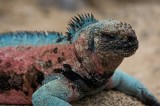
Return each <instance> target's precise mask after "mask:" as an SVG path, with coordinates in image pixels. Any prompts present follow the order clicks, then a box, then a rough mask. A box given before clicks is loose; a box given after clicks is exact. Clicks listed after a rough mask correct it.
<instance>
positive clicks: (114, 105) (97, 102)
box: [72, 90, 145, 106]
mask: <svg viewBox="0 0 160 106" xmlns="http://www.w3.org/2000/svg"><path fill="white" fill-rule="evenodd" d="M72 105H73V106H145V105H144V104H142V103H141V102H140V101H138V100H137V99H136V98H135V97H131V96H128V95H126V94H123V93H121V92H118V91H113V90H111V91H102V92H101V93H99V94H97V95H93V96H89V97H86V98H83V99H81V100H80V101H77V102H75V103H72Z"/></svg>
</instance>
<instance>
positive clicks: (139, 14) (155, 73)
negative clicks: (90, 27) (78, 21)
mask: <svg viewBox="0 0 160 106" xmlns="http://www.w3.org/2000/svg"><path fill="white" fill-rule="evenodd" d="M53 1H54V0H53ZM53 1H52V0H46V2H49V3H44V1H42V0H23V1H22V0H12V1H10V0H0V32H7V31H17V30H32V31H33V30H36V31H37V30H38V31H47V30H50V31H53V30H55V31H60V32H63V33H64V32H65V31H66V27H67V23H68V21H69V19H70V18H71V17H72V16H74V15H76V14H77V13H86V12H88V13H93V14H94V15H95V17H96V18H98V19H106V18H112V19H118V20H122V21H125V22H127V23H130V24H131V25H132V26H133V28H134V29H135V31H136V33H137V36H138V39H139V42H140V47H139V50H138V51H137V52H136V54H135V55H134V56H132V57H130V58H127V59H125V60H124V62H123V63H122V64H121V65H120V68H121V69H123V70H124V71H125V72H127V73H129V74H131V75H132V76H134V77H136V78H137V79H139V80H140V81H141V82H142V83H144V85H146V86H147V87H148V89H149V90H150V91H151V92H152V93H153V94H154V95H155V96H156V97H157V98H158V99H159V100H160V81H159V77H160V46H159V42H160V20H159V19H160V11H159V10H160V2H158V1H156V0H155V1H154V0H146V1H145V0H99V1H98V2H97V0H86V1H81V2H79V3H78V5H77V4H76V2H75V4H76V5H75V4H74V2H71V3H70V4H69V5H70V6H69V7H67V6H66V7H65V6H63V5H65V3H64V4H63V2H62V4H63V5H61V4H60V5H56V6H55V3H53ZM55 1H56V0H55ZM68 1H72V0H68ZM56 2H57V1H56ZM70 7H72V8H70ZM77 7H78V8H77ZM73 105H75V106H82V105H85V106H106V105H107V106H108V105H112V106H129V105H131V106H141V105H142V104H141V103H140V102H138V101H137V100H136V99H135V98H133V97H129V96H126V95H124V94H123V93H119V92H115V91H110V92H106V91H104V92H102V93H100V94H98V95H96V96H91V97H87V98H85V99H82V100H81V101H79V102H76V103H73Z"/></svg>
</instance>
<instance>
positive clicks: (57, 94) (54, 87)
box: [32, 77, 78, 106]
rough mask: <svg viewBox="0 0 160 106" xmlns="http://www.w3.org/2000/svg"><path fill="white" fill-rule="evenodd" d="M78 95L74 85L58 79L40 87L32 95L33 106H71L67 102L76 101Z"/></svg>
mask: <svg viewBox="0 0 160 106" xmlns="http://www.w3.org/2000/svg"><path fill="white" fill-rule="evenodd" d="M76 98H78V93H77V91H76V88H74V85H72V83H70V82H69V81H67V79H64V78H62V77H58V78H57V79H54V80H52V81H49V82H47V83H46V84H44V85H43V86H41V87H40V88H39V89H38V90H37V91H35V92H34V94H33V95H32V103H33V105H34V106H71V104H69V103H68V102H70V101H73V100H76Z"/></svg>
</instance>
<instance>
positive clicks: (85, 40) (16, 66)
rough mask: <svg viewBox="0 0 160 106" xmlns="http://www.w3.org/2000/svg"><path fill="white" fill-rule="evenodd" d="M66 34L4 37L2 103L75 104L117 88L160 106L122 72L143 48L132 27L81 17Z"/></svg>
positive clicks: (0, 74) (0, 55) (0, 77)
mask: <svg viewBox="0 0 160 106" xmlns="http://www.w3.org/2000/svg"><path fill="white" fill-rule="evenodd" d="M66 35H67V36H63V35H62V34H59V33H56V32H26V31H24V32H15V33H3V34H1V36H0V43H1V46H0V47H1V48H0V104H31V103H33V105H34V106H70V105H71V104H69V103H70V102H73V101H76V100H79V99H80V98H83V97H84V96H87V95H91V94H95V93H98V92H100V91H102V90H104V89H112V88H115V89H117V90H119V91H122V92H124V93H126V94H129V95H132V96H135V97H137V98H138V99H139V100H141V101H142V102H144V103H145V104H148V105H152V106H160V104H159V102H158V101H157V99H156V98H155V97H154V96H153V95H152V94H151V93H150V92H149V91H148V90H147V89H146V88H145V87H144V86H143V85H142V84H141V83H140V82H139V81H138V80H136V79H134V78H133V77H131V76H129V75H128V74H126V73H124V72H122V71H120V70H118V69H117V67H118V66H119V65H120V64H121V62H122V61H123V59H124V58H125V57H129V56H131V55H133V54H134V53H135V52H136V50H137V49H138V40H137V37H136V34H135V32H134V30H133V29H132V27H131V26H130V25H129V24H127V23H122V22H120V21H117V20H102V21H98V20H96V19H95V18H94V17H93V15H92V14H91V15H90V14H85V15H79V17H74V18H72V20H71V21H70V23H69V27H68V32H66Z"/></svg>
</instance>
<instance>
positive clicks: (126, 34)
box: [88, 20, 138, 57]
mask: <svg viewBox="0 0 160 106" xmlns="http://www.w3.org/2000/svg"><path fill="white" fill-rule="evenodd" d="M88 27H89V28H88V29H89V30H90V32H89V36H88V37H89V38H88V41H89V47H91V50H93V51H95V52H99V53H103V54H112V55H115V56H121V57H129V56H131V55H132V54H134V53H135V52H136V50H137V49H138V40H137V37H136V34H135V31H134V30H133V29H132V27H131V25H130V24H127V23H122V22H120V21H117V20H103V21H99V22H97V23H95V24H92V25H90V26H88Z"/></svg>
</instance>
